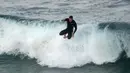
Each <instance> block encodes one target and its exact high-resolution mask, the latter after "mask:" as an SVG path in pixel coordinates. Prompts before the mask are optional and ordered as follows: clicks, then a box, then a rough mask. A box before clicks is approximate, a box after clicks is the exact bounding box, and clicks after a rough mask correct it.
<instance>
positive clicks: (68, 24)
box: [59, 18, 77, 39]
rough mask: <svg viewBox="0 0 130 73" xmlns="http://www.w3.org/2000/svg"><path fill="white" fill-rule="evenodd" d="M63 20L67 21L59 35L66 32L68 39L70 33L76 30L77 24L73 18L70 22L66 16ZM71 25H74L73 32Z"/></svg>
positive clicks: (70, 35)
mask: <svg viewBox="0 0 130 73" xmlns="http://www.w3.org/2000/svg"><path fill="white" fill-rule="evenodd" d="M64 21H67V28H66V29H64V30H62V31H61V32H60V33H59V35H64V34H67V33H68V36H67V37H68V39H71V37H72V34H74V33H75V32H76V31H77V24H76V22H75V21H74V20H72V22H69V19H68V18H66V19H65V20H64ZM73 27H75V30H74V33H73Z"/></svg>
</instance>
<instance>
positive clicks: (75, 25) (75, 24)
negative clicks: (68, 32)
mask: <svg viewBox="0 0 130 73" xmlns="http://www.w3.org/2000/svg"><path fill="white" fill-rule="evenodd" d="M74 28H75V29H74V33H73V34H75V32H76V31H77V23H76V22H74Z"/></svg>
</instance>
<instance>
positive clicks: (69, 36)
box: [68, 31, 73, 39]
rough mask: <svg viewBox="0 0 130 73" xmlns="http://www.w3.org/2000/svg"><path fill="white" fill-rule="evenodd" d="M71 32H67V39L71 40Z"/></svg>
mask: <svg viewBox="0 0 130 73" xmlns="http://www.w3.org/2000/svg"><path fill="white" fill-rule="evenodd" d="M72 32H73V31H69V32H68V39H71V37H72Z"/></svg>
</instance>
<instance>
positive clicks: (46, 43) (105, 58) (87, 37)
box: [0, 16, 130, 68]
mask: <svg viewBox="0 0 130 73" xmlns="http://www.w3.org/2000/svg"><path fill="white" fill-rule="evenodd" d="M12 18H14V17H13V16H9V18H8V17H7V16H0V54H1V55H2V54H9V55H10V54H14V55H18V54H23V55H25V56H28V57H29V58H34V59H36V60H37V63H38V64H40V65H42V66H48V67H60V68H71V67H78V66H83V65H85V64H87V63H95V64H97V65H101V64H104V63H109V62H115V61H117V60H118V59H119V57H120V55H121V53H122V52H123V51H125V52H126V55H127V57H130V45H129V44H130V38H129V37H130V33H129V29H125V27H122V26H118V25H122V24H123V26H126V25H127V24H128V23H123V22H122V23H118V22H116V23H115V22H111V23H109V22H108V23H107V22H106V23H101V24H99V25H98V26H97V25H93V24H82V25H78V31H77V32H76V34H75V36H74V38H72V39H71V40H66V39H63V37H62V36H59V32H60V31H61V30H63V29H64V28H65V27H66V26H65V23H61V22H55V21H54V22H51V21H50V22H49V21H48V22H44V21H38V20H34V21H33V20H31V21H30V20H27V19H22V20H20V18H16V19H13V20H12ZM110 24H113V25H114V28H113V27H112V29H110V28H111V25H110ZM102 25H103V26H102ZM98 27H100V28H98ZM108 27H110V28H108ZM127 27H129V25H127ZM120 28H121V29H120Z"/></svg>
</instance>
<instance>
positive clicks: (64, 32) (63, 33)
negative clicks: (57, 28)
mask: <svg viewBox="0 0 130 73" xmlns="http://www.w3.org/2000/svg"><path fill="white" fill-rule="evenodd" d="M65 34H67V30H66V29H65V30H62V31H61V32H60V33H59V35H65Z"/></svg>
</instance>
